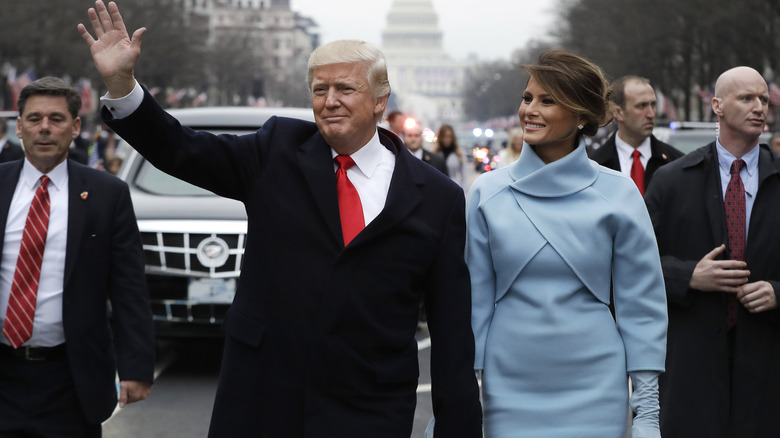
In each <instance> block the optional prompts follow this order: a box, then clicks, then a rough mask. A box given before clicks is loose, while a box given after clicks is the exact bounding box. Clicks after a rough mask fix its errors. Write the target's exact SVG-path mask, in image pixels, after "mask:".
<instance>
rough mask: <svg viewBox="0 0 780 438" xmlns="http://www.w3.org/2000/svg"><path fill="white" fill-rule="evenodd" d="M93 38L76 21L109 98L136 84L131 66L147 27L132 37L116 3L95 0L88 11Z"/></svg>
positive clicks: (124, 93) (121, 94) (136, 57)
mask: <svg viewBox="0 0 780 438" xmlns="http://www.w3.org/2000/svg"><path fill="white" fill-rule="evenodd" d="M87 14H88V15H89V19H90V22H91V23H92V30H93V31H94V32H95V37H94V38H93V37H92V35H91V34H90V33H89V31H88V30H87V28H86V26H84V25H83V24H81V23H79V25H78V31H79V33H80V34H81V37H82V38H83V39H84V41H85V42H86V43H87V45H88V46H89V50H90V53H91V54H92V60H93V61H94V62H95V66H96V67H97V69H98V72H99V73H100V75H101V76H102V77H103V81H104V82H105V83H106V87H107V88H108V92H109V95H110V96H111V97H121V96H125V95H127V94H128V93H129V92H130V91H132V89H133V87H134V86H135V79H134V78H133V69H134V67H135V64H136V62H137V61H138V57H139V56H140V55H141V38H142V37H143V34H144V32H146V28H144V27H142V28H140V29H138V30H136V31H135V32H134V33H133V36H132V38H131V37H130V35H129V34H128V33H127V28H126V27H125V23H124V21H123V20H122V15H121V14H120V13H119V8H118V7H117V5H116V3H114V2H109V4H108V7H106V5H105V4H104V3H103V2H102V1H97V2H95V8H90V9H89V10H88V11H87Z"/></svg>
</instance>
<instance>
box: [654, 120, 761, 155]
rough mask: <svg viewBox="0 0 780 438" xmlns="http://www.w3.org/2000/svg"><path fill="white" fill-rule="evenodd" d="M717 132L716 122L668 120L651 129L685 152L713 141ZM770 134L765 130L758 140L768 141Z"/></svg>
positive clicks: (664, 140) (657, 135) (662, 138)
mask: <svg viewBox="0 0 780 438" xmlns="http://www.w3.org/2000/svg"><path fill="white" fill-rule="evenodd" d="M717 132H718V124H717V123H716V122H670V123H669V124H668V125H663V126H656V127H655V128H654V129H653V135H655V136H656V138H658V139H659V140H661V141H662V142H664V143H669V144H670V145H672V146H674V147H675V148H677V149H679V150H680V151H682V152H683V153H686V154H687V153H688V152H691V151H693V150H695V149H698V148H700V147H702V146H704V145H706V144H709V143H710V142H712V141H715V139H716V138H717V135H718V134H717ZM771 135H772V134H771V133H770V132H769V131H765V132H764V133H763V134H761V137H760V140H759V142H761V143H769V138H770V137H771Z"/></svg>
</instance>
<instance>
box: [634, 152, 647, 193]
mask: <svg viewBox="0 0 780 438" xmlns="http://www.w3.org/2000/svg"><path fill="white" fill-rule="evenodd" d="M641 155H642V154H640V153H639V151H638V150H636V149H634V152H633V153H632V154H631V156H632V157H634V163H633V164H632V165H631V179H633V180H634V182H635V183H636V186H637V187H638V188H639V193H641V194H642V196H645V168H644V167H642V161H640V160H639V157H640V156H641Z"/></svg>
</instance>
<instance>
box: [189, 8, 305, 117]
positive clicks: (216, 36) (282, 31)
mask: <svg viewBox="0 0 780 438" xmlns="http://www.w3.org/2000/svg"><path fill="white" fill-rule="evenodd" d="M185 2H186V7H187V8H188V12H189V13H190V14H192V15H193V16H199V17H206V22H207V23H208V24H207V32H208V39H207V41H208V42H207V46H209V48H210V49H211V50H212V51H216V52H220V51H222V52H225V51H232V50H236V51H237V52H238V53H237V55H238V56H241V55H240V53H243V57H246V58H250V59H251V60H253V62H252V65H251V66H244V65H240V61H239V60H238V59H236V65H235V67H236V68H240V69H251V70H252V72H251V77H250V78H249V82H248V83H246V84H244V85H243V86H242V87H239V88H237V89H236V90H231V92H232V93H240V94H247V95H248V97H247V102H245V103H249V104H253V103H255V102H260V101H262V102H265V104H269V105H275V106H276V105H287V106H290V105H293V106H301V105H304V104H305V103H306V100H307V99H308V90H307V89H306V83H305V78H306V65H307V61H308V57H309V54H310V53H311V52H312V50H314V49H315V48H316V47H317V46H318V45H319V30H318V28H317V24H316V22H315V21H314V20H313V19H311V18H308V17H305V16H302V15H300V14H299V13H297V12H295V11H293V10H291V9H290V1H289V0H185ZM236 46H238V47H236ZM216 55H217V56H218V55H219V53H217V54H216ZM221 64H224V62H222V63H221ZM213 70H214V75H215V76H216V77H214V78H213V80H212V83H213V84H214V85H215V88H218V89H220V90H223V91H224V90H225V89H231V86H230V82H231V80H230V79H229V78H231V77H232V78H235V77H236V76H235V75H232V74H231V73H235V72H231V71H230V66H225V65H217V66H215V68H214V69H213ZM226 82H227V83H226ZM218 100H221V101H223V102H222V103H223V104H224V103H228V104H230V103H236V102H224V100H225V99H224V97H223V98H221V99H218Z"/></svg>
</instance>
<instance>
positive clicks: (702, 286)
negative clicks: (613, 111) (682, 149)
mask: <svg viewBox="0 0 780 438" xmlns="http://www.w3.org/2000/svg"><path fill="white" fill-rule="evenodd" d="M768 103H769V91H768V87H767V84H766V81H764V79H763V78H762V77H761V75H760V74H759V73H758V72H757V71H755V70H753V69H752V68H749V67H736V68H733V69H731V70H728V71H726V72H725V73H723V74H722V75H721V76H720V77H719V78H718V81H717V83H716V86H715V97H714V98H713V99H712V110H713V111H714V112H715V114H716V115H717V116H718V121H719V122H720V131H719V135H718V138H717V140H716V141H715V142H712V143H710V144H709V145H706V146H704V147H702V148H700V149H697V150H695V151H693V152H691V153H689V154H687V155H686V156H684V157H682V158H680V159H678V160H675V161H674V162H673V163H670V164H668V165H666V166H664V167H662V168H660V169H658V171H657V172H656V175H655V177H654V179H653V184H651V185H650V187H649V188H648V191H647V194H646V196H645V201H646V203H647V206H648V210H649V211H650V217H651V219H652V220H653V225H654V227H655V231H656V236H657V240H658V247H659V250H660V254H661V262H662V265H663V270H664V278H665V281H666V292H667V296H668V302H669V331H668V341H667V342H668V346H667V358H666V374H664V375H662V376H661V380H660V399H661V433H662V436H663V437H664V438H674V437H692V436H702V437H705V436H706V437H709V438H726V437H769V436H780V416H778V415H777V409H778V406H780V375H778V370H780V313H778V308H777V302H778V299H777V292H778V290H780V262H778V261H780V227H778V226H777V224H778V223H780V203H778V202H777V200H778V199H780V159H778V157H777V156H776V155H774V154H772V152H771V151H770V149H769V147H768V146H767V145H759V136H760V135H761V132H762V131H763V129H764V125H765V124H766V121H767V113H768V108H769V106H768ZM732 169H733V172H732Z"/></svg>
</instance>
